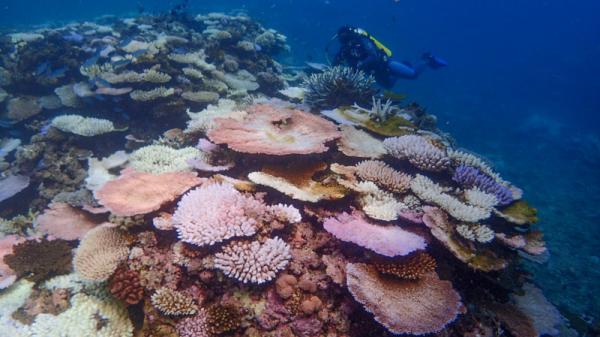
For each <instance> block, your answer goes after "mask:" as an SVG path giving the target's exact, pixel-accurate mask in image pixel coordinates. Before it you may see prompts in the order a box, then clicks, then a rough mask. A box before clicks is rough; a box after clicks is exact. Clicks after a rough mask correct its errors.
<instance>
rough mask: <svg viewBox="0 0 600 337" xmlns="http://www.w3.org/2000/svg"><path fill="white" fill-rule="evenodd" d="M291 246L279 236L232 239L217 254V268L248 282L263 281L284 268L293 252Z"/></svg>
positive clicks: (215, 261)
mask: <svg viewBox="0 0 600 337" xmlns="http://www.w3.org/2000/svg"><path fill="white" fill-rule="evenodd" d="M289 249H290V248H289V246H288V245H287V243H285V242H284V241H283V240H281V239H280V238H278V237H275V238H273V239H267V240H266V241H265V242H264V243H262V244H261V243H260V242H258V241H253V242H251V243H248V242H232V243H230V244H229V245H227V246H225V247H223V250H222V252H220V253H217V254H215V258H214V263H215V267H216V268H218V269H220V270H222V271H223V272H224V273H225V275H227V276H230V277H233V278H236V279H238V280H240V281H242V282H244V283H248V282H250V283H256V284H261V283H265V282H267V281H270V280H272V279H274V278H275V276H277V272H278V271H281V270H283V269H284V268H285V267H286V266H287V264H288V262H289V260H290V259H291V255H290V252H289Z"/></svg>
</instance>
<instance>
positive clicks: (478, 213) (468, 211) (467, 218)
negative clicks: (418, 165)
mask: <svg viewBox="0 0 600 337" xmlns="http://www.w3.org/2000/svg"><path fill="white" fill-rule="evenodd" d="M410 186H411V189H412V191H413V192H414V193H415V194H416V195H417V196H418V197H419V198H420V199H422V200H424V201H426V202H432V203H434V204H436V205H438V206H440V207H441V208H443V209H444V210H445V211H446V212H448V213H449V214H450V215H452V217H454V218H455V219H457V220H460V221H464V222H477V221H480V220H484V219H487V218H489V217H490V214H491V211H490V209H485V208H481V207H479V206H473V205H468V204H466V203H463V202H462V201H460V200H458V199H457V198H455V197H453V196H451V195H450V194H447V193H444V190H443V188H442V187H441V186H439V185H437V184H436V183H434V182H433V181H431V179H429V178H427V177H425V176H422V175H420V174H417V176H416V177H415V178H414V179H413V180H412V182H411V185H410Z"/></svg>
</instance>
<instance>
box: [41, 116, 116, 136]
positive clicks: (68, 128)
mask: <svg viewBox="0 0 600 337" xmlns="http://www.w3.org/2000/svg"><path fill="white" fill-rule="evenodd" d="M51 125H52V126H53V127H55V128H57V129H59V130H61V131H63V132H68V133H73V134H76V135H79V136H84V137H93V136H97V135H101V134H105V133H109V132H113V131H118V130H117V129H115V126H114V125H113V123H112V122H111V121H109V120H106V119H99V118H91V117H83V116H79V115H62V116H58V117H54V119H52V122H51Z"/></svg>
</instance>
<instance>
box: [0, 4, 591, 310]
mask: <svg viewBox="0 0 600 337" xmlns="http://www.w3.org/2000/svg"><path fill="white" fill-rule="evenodd" d="M177 3H178V2H163V1H138V2H123V1H114V0H110V1H97V2H89V1H53V2H50V1H34V0H31V1H24V0H20V1H16V0H12V1H8V0H2V1H0V27H1V28H2V29H12V28H15V27H22V26H29V25H44V24H52V23H53V22H57V21H62V22H67V21H70V20H82V19H91V18H94V17H98V16H101V15H109V14H110V15H129V14H135V13H137V12H138V11H139V10H141V9H143V10H144V11H148V12H154V11H161V10H166V9H169V8H171V7H172V6H173V5H175V4H177ZM189 10H190V11H192V12H196V11H198V12H206V11H224V12H231V11H244V12H247V13H248V14H250V15H251V16H252V17H254V18H257V19H258V20H259V21H261V22H262V23H263V24H264V25H265V26H267V27H273V28H275V29H277V30H278V31H280V32H282V33H283V34H285V35H286V36H288V42H289V44H290V45H291V47H292V48H291V51H290V52H289V53H287V54H284V55H281V56H280V57H281V61H282V63H284V64H297V65H300V64H302V63H303V62H305V61H310V62H325V61H326V60H325V53H324V48H325V46H326V45H327V43H328V40H329V39H330V38H331V36H332V35H333V34H334V33H335V31H336V30H337V28H338V27H339V26H341V25H344V24H349V25H355V26H360V27H363V28H364V29H366V30H368V31H369V32H370V33H371V34H373V35H374V36H376V37H377V38H378V39H379V40H380V41H382V42H383V43H384V44H385V45H386V46H388V47H389V48H390V49H392V50H393V51H394V53H395V57H398V58H399V59H402V60H408V61H415V60H417V58H418V57H419V55H420V54H421V53H423V52H425V51H433V52H435V53H436V54H437V55H440V56H441V57H443V58H445V59H446V60H447V61H448V63H449V66H448V67H447V68H444V69H441V70H438V71H429V72H427V73H425V74H423V76H422V77H421V78H419V79H418V80H414V81H409V80H404V81H399V82H398V83H397V85H396V87H395V90H396V91H399V92H402V93H405V94H406V95H407V96H408V100H414V101H418V102H419V103H420V104H421V105H423V106H425V107H426V108H427V109H428V111H429V112H430V113H433V114H435V115H437V116H438V118H439V121H440V123H439V124H440V126H441V128H442V129H444V130H447V131H449V132H450V133H452V134H453V136H454V137H455V138H456V140H457V142H458V144H460V145H461V146H464V147H465V148H469V149H471V150H473V151H476V152H478V153H480V154H482V155H483V156H485V157H487V158H488V159H489V160H490V162H492V163H493V164H494V165H495V167H496V168H497V169H498V171H499V172H501V173H502V174H503V176H504V177H505V178H506V179H508V180H510V181H512V182H514V183H515V184H516V185H518V186H520V187H522V188H523V189H524V190H525V191H526V193H527V194H526V197H527V199H528V200H530V201H531V203H532V204H533V205H534V206H536V207H537V208H538V209H539V216H540V219H541V221H540V223H539V227H540V228H541V229H542V230H543V231H544V233H545V239H546V240H547V243H548V247H549V249H550V254H551V258H550V260H549V262H548V263H546V264H543V265H538V264H534V263H531V264H530V266H529V268H530V270H531V271H532V272H533V273H534V275H535V280H536V282H537V283H538V285H540V286H541V287H542V288H543V289H544V290H545V292H546V295H547V296H548V297H549V298H550V299H551V300H552V301H553V303H554V304H556V305H558V306H560V307H561V308H565V309H567V310H569V311H571V312H573V313H575V314H576V315H578V316H583V317H593V318H595V319H599V318H600V317H599V316H600V314H599V313H600V304H599V303H600V243H599V242H600V240H599V238H600V209H599V208H598V207H599V206H598V205H600V95H599V93H600V81H599V79H600V23H599V21H598V13H600V2H598V1H591V0H582V1H577V2H573V1H569V2H568V1H564V0H547V1H543V2H524V1H516V0H508V1H495V2H491V1H475V0H468V1H463V2H458V3H457V2H451V1H441V0H425V1H410V0H399V1H393V0H389V1H387V0H376V1H355V0H352V1H350V0H326V1H311V0H304V1H302V0H287V1H286V0H282V1H275V0H273V1H259V0H255V1H227V2H223V3H220V4H205V3H204V2H203V1H191V2H190V6H189Z"/></svg>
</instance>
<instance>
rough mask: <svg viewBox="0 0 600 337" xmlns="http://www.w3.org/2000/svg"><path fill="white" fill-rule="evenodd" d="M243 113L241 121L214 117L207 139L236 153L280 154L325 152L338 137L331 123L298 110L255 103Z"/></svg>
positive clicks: (335, 128) (338, 134)
mask: <svg viewBox="0 0 600 337" xmlns="http://www.w3.org/2000/svg"><path fill="white" fill-rule="evenodd" d="M246 112H247V113H248V115H247V116H246V117H245V118H244V119H243V120H241V121H240V120H237V119H234V118H218V119H216V120H215V123H216V125H215V127H214V128H213V129H211V130H210V131H209V132H208V138H210V140H211V141H213V142H214V143H216V144H227V146H228V147H229V148H230V149H232V150H235V151H237V152H243V153H263V154H269V155H278V156H282V155H288V154H310V153H321V152H325V151H327V150H328V147H327V146H325V143H327V142H328V141H330V140H334V139H336V138H339V137H340V136H341V135H340V133H339V132H338V131H337V127H336V125H335V124H333V123H331V122H329V121H326V120H324V119H322V118H320V117H318V116H315V115H312V114H310V113H307V112H304V111H301V110H294V109H286V108H278V107H276V106H273V105H268V104H256V105H253V106H251V107H249V108H247V109H246Z"/></svg>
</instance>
